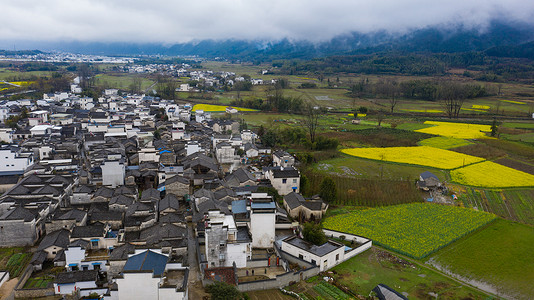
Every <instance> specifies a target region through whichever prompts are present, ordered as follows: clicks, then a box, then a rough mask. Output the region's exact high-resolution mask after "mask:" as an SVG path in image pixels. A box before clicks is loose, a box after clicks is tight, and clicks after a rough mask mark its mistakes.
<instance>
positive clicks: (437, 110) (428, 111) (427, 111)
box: [401, 109, 443, 114]
mask: <svg viewBox="0 0 534 300" xmlns="http://www.w3.org/2000/svg"><path fill="white" fill-rule="evenodd" d="M401 110H404V111H409V112H420V113H429V114H438V113H442V112H443V111H442V110H439V109H401Z"/></svg>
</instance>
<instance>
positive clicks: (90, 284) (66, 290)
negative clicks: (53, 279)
mask: <svg viewBox="0 0 534 300" xmlns="http://www.w3.org/2000/svg"><path fill="white" fill-rule="evenodd" d="M94 288H96V283H95V282H94V281H84V282H75V283H62V284H57V283H54V291H55V293H56V294H57V295H70V294H72V293H74V292H76V291H77V290H81V289H94Z"/></svg>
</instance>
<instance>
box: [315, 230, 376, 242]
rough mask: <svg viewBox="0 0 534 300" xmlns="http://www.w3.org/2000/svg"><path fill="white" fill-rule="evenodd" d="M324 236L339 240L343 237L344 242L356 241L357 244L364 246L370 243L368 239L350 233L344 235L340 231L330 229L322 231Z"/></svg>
mask: <svg viewBox="0 0 534 300" xmlns="http://www.w3.org/2000/svg"><path fill="white" fill-rule="evenodd" d="M323 232H324V234H325V235H326V236H327V237H334V238H338V239H339V238H340V237H341V236H345V240H346V241H356V242H357V243H360V244H364V243H367V242H369V241H370V239H368V238H365V237H363V236H359V235H354V234H350V233H345V232H341V231H336V230H331V229H323Z"/></svg>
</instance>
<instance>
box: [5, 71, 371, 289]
mask: <svg viewBox="0 0 534 300" xmlns="http://www.w3.org/2000/svg"><path fill="white" fill-rule="evenodd" d="M138 71H139V70H138ZM138 71H135V70H134V71H133V72H138ZM139 72H140V71H139ZM178 72H180V70H178ZM188 75H189V76H197V77H199V78H200V77H203V76H204V75H203V74H201V73H198V72H191V73H188ZM234 75H235V74H234ZM238 80H244V79H243V78H238ZM207 81H209V80H207ZM78 84H79V78H77V79H75V80H74V82H73V83H72V86H71V92H62V93H56V94H45V95H43V99H41V100H13V101H3V102H2V103H0V119H1V120H2V121H3V122H4V121H5V120H7V119H8V118H9V117H10V116H11V117H12V118H11V119H13V117H16V121H17V123H16V126H13V127H2V128H0V140H1V141H2V144H3V145H2V146H1V148H0V154H1V155H0V180H1V184H0V189H1V191H2V192H3V194H2V196H1V197H0V230H1V234H0V244H1V245H2V246H3V247H31V246H33V247H31V248H28V249H31V260H29V264H28V266H27V267H26V268H25V269H24V270H21V271H20V273H21V275H20V279H19V281H18V283H17V284H16V286H15V287H14V295H15V297H17V298H19V297H20V298H24V297H25V298H37V297H44V296H52V295H59V296H76V297H89V296H95V295H98V297H101V298H103V299H188V297H189V298H191V297H192V296H191V294H190V293H189V289H190V288H191V287H193V286H198V285H199V284H200V283H202V285H203V286H206V285H209V284H211V283H213V282H217V281H222V282H226V283H228V284H230V285H234V286H236V287H237V289H238V290H239V291H241V292H247V291H255V290H266V289H278V288H282V287H284V286H287V285H289V284H290V283H294V282H298V281H300V280H305V279H308V278H310V277H313V276H315V275H317V274H319V273H320V272H323V271H327V270H329V269H330V268H332V267H334V266H336V265H338V264H340V263H341V262H343V261H345V260H347V259H349V258H351V257H353V256H355V255H357V254H359V253H362V252H363V251H365V250H367V249H369V248H370V247H371V246H372V241H371V240H370V239H367V238H365V237H360V236H354V235H350V234H345V233H341V232H337V231H333V230H324V232H325V234H326V235H327V236H329V237H332V238H336V239H337V241H335V240H328V241H327V242H326V243H324V244H322V245H313V244H311V243H309V242H307V241H305V240H304V239H303V236H302V227H301V225H302V224H303V223H304V222H307V221H314V222H317V221H320V220H321V218H322V217H323V216H324V214H325V213H326V211H327V209H328V203H326V202H325V201H323V200H322V199H321V197H319V196H318V195H316V196H314V197H311V198H305V197H304V196H302V195H301V194H300V193H299V189H300V177H301V175H300V172H299V168H298V164H299V162H298V161H296V160H295V157H293V156H292V155H290V154H289V153H288V152H286V151H284V150H283V149H271V148H269V147H266V146H264V145H263V144H262V143H261V140H260V139H259V137H258V136H257V134H256V133H254V132H253V131H251V130H248V129H246V128H243V124H242V122H240V119H239V118H238V117H237V116H236V115H237V114H238V111H237V110H236V109H233V108H232V107H228V108H227V112H226V115H228V116H229V118H215V117H212V115H211V113H210V112H205V111H203V110H196V111H193V110H192V105H191V104H187V103H186V104H177V103H176V102H175V101H170V100H164V99H159V98H155V97H151V96H145V95H131V94H128V95H125V94H122V93H119V91H118V90H117V89H107V90H105V91H104V92H103V94H102V95H101V96H100V97H99V98H98V99H93V98H89V97H80V96H78V95H76V94H77V93H80V92H81V88H80V87H79V86H78ZM254 84H257V83H254ZM181 89H183V90H188V89H189V86H182V87H181ZM13 128H15V129H13ZM277 198H279V199H277ZM340 238H342V239H343V240H346V241H349V242H351V245H352V247H348V246H346V244H345V243H341V242H339V239H340ZM37 281H39V285H38V286H34V285H33V284H30V283H32V282H37ZM28 286H31V288H28ZM193 298H195V297H193Z"/></svg>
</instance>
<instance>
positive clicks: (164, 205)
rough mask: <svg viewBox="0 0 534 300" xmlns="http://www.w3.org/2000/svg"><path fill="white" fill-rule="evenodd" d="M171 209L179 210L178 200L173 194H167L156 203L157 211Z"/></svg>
mask: <svg viewBox="0 0 534 300" xmlns="http://www.w3.org/2000/svg"><path fill="white" fill-rule="evenodd" d="M168 208H172V209H174V210H178V209H179V208H180V200H179V199H178V197H176V196H175V195H173V194H167V195H165V197H163V199H161V201H159V203H158V210H159V211H163V210H165V209H168Z"/></svg>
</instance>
